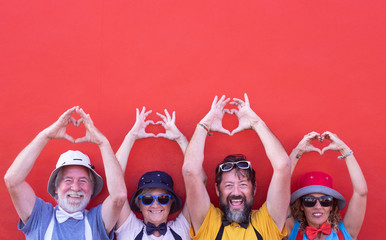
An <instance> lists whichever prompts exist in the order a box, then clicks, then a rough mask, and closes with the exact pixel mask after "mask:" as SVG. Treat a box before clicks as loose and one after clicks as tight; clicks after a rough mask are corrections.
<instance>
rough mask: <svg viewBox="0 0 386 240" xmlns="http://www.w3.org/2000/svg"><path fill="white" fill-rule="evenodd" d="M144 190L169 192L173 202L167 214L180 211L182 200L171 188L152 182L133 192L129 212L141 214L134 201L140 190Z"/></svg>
mask: <svg viewBox="0 0 386 240" xmlns="http://www.w3.org/2000/svg"><path fill="white" fill-rule="evenodd" d="M145 188H161V189H165V190H166V191H168V192H170V193H171V194H172V195H173V197H174V202H173V203H172V206H171V207H170V212H169V214H171V213H175V212H177V211H178V210H180V209H181V207H182V200H181V198H180V197H179V196H178V195H177V194H176V193H175V192H174V191H173V189H172V188H170V187H168V186H166V185H165V184H163V183H158V182H153V183H148V184H146V185H145V186H144V187H140V188H138V189H137V191H135V193H134V194H133V196H131V199H130V208H131V210H133V211H136V212H141V210H140V209H139V207H138V206H137V205H136V204H135V199H136V197H138V193H139V192H140V191H141V190H142V189H145Z"/></svg>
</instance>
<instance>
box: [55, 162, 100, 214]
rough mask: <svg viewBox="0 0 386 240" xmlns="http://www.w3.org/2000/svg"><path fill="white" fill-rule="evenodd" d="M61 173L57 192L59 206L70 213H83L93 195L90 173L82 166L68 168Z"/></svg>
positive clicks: (64, 168)
mask: <svg viewBox="0 0 386 240" xmlns="http://www.w3.org/2000/svg"><path fill="white" fill-rule="evenodd" d="M61 171H62V172H61V174H60V175H59V176H60V178H61V179H60V180H59V184H58V187H57V188H56V190H55V192H56V193H57V196H58V197H57V202H58V204H59V206H60V207H61V208H63V210H65V211H66V212H69V213H73V212H77V211H82V210H83V209H85V208H86V206H87V205H88V203H89V201H90V198H91V195H92V193H93V189H92V184H91V180H90V177H89V171H88V170H87V169H86V168H85V167H82V166H66V167H63V168H62V170H61Z"/></svg>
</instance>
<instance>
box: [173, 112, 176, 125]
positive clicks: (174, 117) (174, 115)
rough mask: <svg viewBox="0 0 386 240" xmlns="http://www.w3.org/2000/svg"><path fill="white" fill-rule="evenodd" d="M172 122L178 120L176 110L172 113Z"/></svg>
mask: <svg viewBox="0 0 386 240" xmlns="http://www.w3.org/2000/svg"><path fill="white" fill-rule="evenodd" d="M172 122H173V123H175V122H176V111H173V113H172Z"/></svg>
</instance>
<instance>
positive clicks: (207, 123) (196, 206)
mask: <svg viewBox="0 0 386 240" xmlns="http://www.w3.org/2000/svg"><path fill="white" fill-rule="evenodd" d="M229 100H230V99H229V98H228V99H225V96H222V97H221V98H220V99H219V100H218V97H217V96H216V97H215V98H214V100H213V102H212V107H211V109H210V111H209V112H208V114H207V115H206V116H205V117H204V118H203V119H202V120H201V121H200V123H199V125H197V126H196V130H195V132H194V134H193V136H192V139H191V140H190V142H189V145H188V148H187V149H186V153H185V159H184V165H183V167H182V173H183V176H184V181H185V190H186V203H187V207H188V210H189V214H190V220H191V223H192V225H193V230H194V232H195V233H197V232H198V230H199V228H200V227H201V224H202V223H203V222H204V219H205V216H206V214H207V212H208V210H209V207H210V198H209V195H208V192H207V190H206V186H205V183H204V181H203V176H205V172H204V169H203V165H202V164H203V162H204V147H205V141H206V137H207V136H208V131H209V130H211V131H217V132H222V133H226V134H229V131H228V130H226V129H224V128H223V127H222V123H221V121H222V118H223V117H224V114H225V111H224V107H225V105H226V104H227V103H228V102H229Z"/></svg>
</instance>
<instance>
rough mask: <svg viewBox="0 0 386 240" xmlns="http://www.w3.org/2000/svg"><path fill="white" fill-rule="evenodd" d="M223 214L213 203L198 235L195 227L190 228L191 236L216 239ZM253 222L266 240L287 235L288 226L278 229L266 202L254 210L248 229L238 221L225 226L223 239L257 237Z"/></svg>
mask: <svg viewBox="0 0 386 240" xmlns="http://www.w3.org/2000/svg"><path fill="white" fill-rule="evenodd" d="M222 215H223V212H222V211H221V209H219V208H215V207H214V206H213V204H211V205H210V207H209V211H208V213H207V214H206V216H205V219H204V222H203V223H202V225H201V227H200V229H199V230H198V232H197V234H196V235H194V231H193V227H191V228H190V236H191V237H192V239H204V240H214V239H215V238H216V236H217V233H218V232H219V230H220V227H221V224H222V222H221V218H222ZM251 223H252V224H253V226H254V227H255V228H256V230H257V231H258V232H259V233H260V235H261V236H262V237H263V239H264V240H275V239H277V240H281V239H282V238H283V237H285V236H286V235H287V230H286V227H285V226H284V227H283V230H282V231H280V230H279V229H278V227H277V226H276V224H275V222H274V221H273V220H272V218H271V216H269V213H268V209H267V205H266V203H264V204H263V206H262V207H261V208H260V209H259V210H253V211H252V215H251V222H250V223H249V225H248V228H247V229H245V228H242V227H240V226H238V224H237V223H233V224H230V225H228V226H226V227H225V228H224V234H223V236H222V240H240V239H246V240H253V239H257V237H256V234H255V230H253V227H252V225H251Z"/></svg>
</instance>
